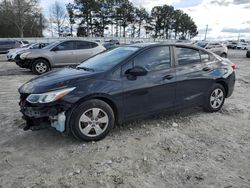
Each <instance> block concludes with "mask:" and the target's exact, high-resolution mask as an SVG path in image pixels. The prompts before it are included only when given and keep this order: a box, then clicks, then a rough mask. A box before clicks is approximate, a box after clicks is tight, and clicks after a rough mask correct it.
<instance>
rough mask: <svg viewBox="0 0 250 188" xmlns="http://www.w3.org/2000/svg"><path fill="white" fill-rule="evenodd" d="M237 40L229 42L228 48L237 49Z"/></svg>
mask: <svg viewBox="0 0 250 188" xmlns="http://www.w3.org/2000/svg"><path fill="white" fill-rule="evenodd" d="M237 44H238V43H237V42H229V43H228V44H227V48H228V49H236V47H237Z"/></svg>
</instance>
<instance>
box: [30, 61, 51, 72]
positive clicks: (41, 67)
mask: <svg viewBox="0 0 250 188" xmlns="http://www.w3.org/2000/svg"><path fill="white" fill-rule="evenodd" d="M31 70H32V72H33V73H34V74H38V75H39V74H43V73H45V72H48V71H49V63H48V62H47V61H46V60H44V59H37V60H35V61H34V62H33V63H32V66H31Z"/></svg>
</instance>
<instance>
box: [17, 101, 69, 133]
mask: <svg viewBox="0 0 250 188" xmlns="http://www.w3.org/2000/svg"><path fill="white" fill-rule="evenodd" d="M19 105H20V108H21V110H20V112H21V113H22V114H23V119H24V120H26V126H25V127H24V130H29V129H30V130H40V129H45V128H49V127H54V128H55V129H56V130H58V131H60V132H64V131H65V122H66V110H67V109H68V108H69V106H68V105H63V104H49V105H44V104H37V105H33V104H30V103H29V102H27V101H26V98H25V99H23V98H22V97H21V100H20V102H19Z"/></svg>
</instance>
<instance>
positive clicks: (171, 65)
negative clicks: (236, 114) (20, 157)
mask: <svg viewBox="0 0 250 188" xmlns="http://www.w3.org/2000/svg"><path fill="white" fill-rule="evenodd" d="M234 69H235V65H234V64H233V63H231V62H230V60H228V59H224V58H221V57H219V56H217V55H215V54H214V53H211V52H209V51H206V50H204V49H202V48H198V47H194V46H190V45H184V44H142V43H141V44H133V45H129V46H123V47H117V48H115V49H113V50H110V51H106V52H103V53H101V54H98V55H96V56H94V57H92V58H89V59H88V60H86V61H83V62H82V63H81V64H80V65H79V66H77V67H76V68H65V69H61V70H57V71H53V72H50V73H47V74H45V75H41V76H38V77H36V78H34V79H32V80H31V81H29V82H27V83H25V84H24V85H23V86H21V87H20V88H19V93H20V96H21V97H20V103H19V104H20V107H21V112H22V114H23V117H24V119H25V120H26V122H27V125H26V126H25V127H24V130H28V129H31V130H38V129H41V128H45V127H47V126H52V127H55V128H56V129H57V130H59V131H61V132H66V133H72V135H74V136H75V137H76V138H79V139H82V140H86V141H95V140H100V139H102V138H104V137H105V136H106V135H107V134H108V133H109V132H110V131H111V129H112V128H113V127H114V126H115V124H121V123H123V122H127V121H130V120H133V119H137V118H142V117H147V116H149V115H153V114H159V113H161V112H164V111H167V110H177V109H180V108H183V107H190V106H200V105H201V106H203V107H204V109H205V110H206V111H209V112H217V111H219V110H220V109H221V107H222V106H223V103H224V100H225V98H227V97H230V96H231V94H232V92H233V90H234V84H235V71H234Z"/></svg>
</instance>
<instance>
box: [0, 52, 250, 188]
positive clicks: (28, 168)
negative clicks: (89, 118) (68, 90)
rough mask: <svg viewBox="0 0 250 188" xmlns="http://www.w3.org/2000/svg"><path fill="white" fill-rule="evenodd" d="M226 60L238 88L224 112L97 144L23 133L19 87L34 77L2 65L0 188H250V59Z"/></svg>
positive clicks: (123, 131) (128, 130)
mask: <svg viewBox="0 0 250 188" xmlns="http://www.w3.org/2000/svg"><path fill="white" fill-rule="evenodd" d="M229 58H230V59H231V60H232V61H233V62H234V63H236V64H237V67H238V68H237V71H236V72H237V82H236V87H235V92H234V94H233V96H232V97H230V98H229V99H227V100H226V102H225V105H224V107H223V109H222V110H221V111H220V112H219V113H213V114H209V113H205V112H203V111H202V110H201V109H199V108H196V109H189V110H185V111H182V112H180V113H176V114H168V115H167V114H166V115H162V116H160V117H155V118H153V119H148V120H143V121H137V122H133V123H131V124H126V125H122V126H120V127H117V128H115V130H113V131H112V133H111V134H110V135H109V136H108V137H107V138H105V139H104V140H102V141H99V142H93V143H84V142H79V141H76V140H75V139H74V138H71V137H67V136H65V135H62V134H60V133H58V132H56V131H54V130H42V131H37V132H32V131H27V132H24V131H23V130H22V129H21V128H20V127H21V125H22V124H23V121H22V119H21V114H20V113H19V107H18V98H19V96H18V93H17V88H18V87H19V86H20V85H21V84H22V83H24V82H25V81H28V80H29V79H30V78H32V77H34V76H33V75H32V74H31V73H30V72H29V71H27V70H22V69H20V68H18V67H17V66H16V65H15V64H14V63H8V62H4V61H1V62H0V87H1V90H0V120H1V122H0V187H4V188H5V187H111V188H112V187H190V188H191V187H192V188H193V187H224V188H231V187H232V188H234V187H235V188H239V187H240V188H241V187H250V59H247V58H245V52H244V51H230V57H229Z"/></svg>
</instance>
